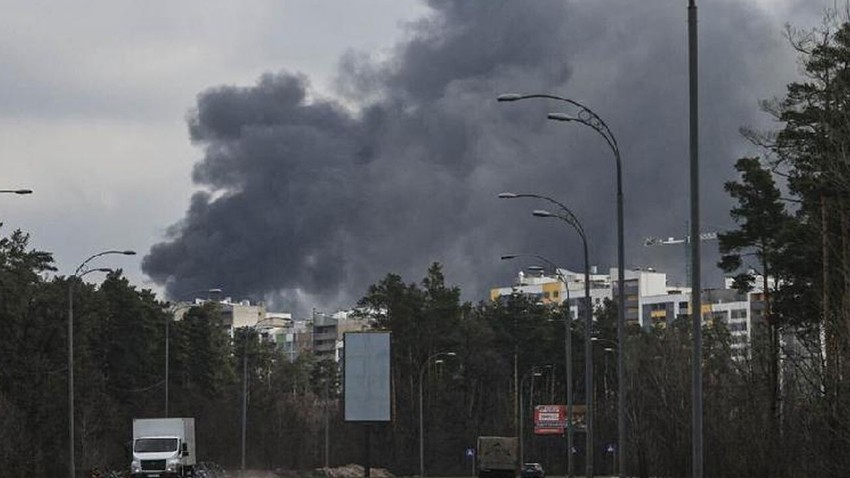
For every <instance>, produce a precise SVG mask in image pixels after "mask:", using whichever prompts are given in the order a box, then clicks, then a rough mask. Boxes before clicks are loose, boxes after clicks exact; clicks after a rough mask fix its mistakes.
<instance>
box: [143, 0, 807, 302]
mask: <svg viewBox="0 0 850 478" xmlns="http://www.w3.org/2000/svg"><path fill="white" fill-rule="evenodd" d="M686 3H687V2H685V1H679V2H675V1H670V0H640V1H625V0H605V1H602V0H593V1H584V2H567V1H536V2H519V1H509V0H488V1H476V2H472V1H461V0H457V1H431V2H429V6H430V7H431V13H430V15H429V16H428V17H427V18H423V19H421V20H419V21H417V22H415V23H413V24H411V25H409V26H408V27H407V30H406V31H407V37H406V39H405V40H404V41H402V42H400V43H399V44H398V45H397V46H396V47H395V48H394V49H393V50H392V52H391V54H390V55H389V56H388V57H387V56H385V57H383V58H382V59H381V60H375V59H372V58H373V57H372V56H370V55H369V54H367V53H363V52H349V53H348V54H346V55H345V56H344V57H343V58H342V59H341V61H340V66H339V73H338V78H337V82H336V84H337V85H338V88H337V89H336V91H335V92H334V94H335V95H336V96H334V97H323V96H321V95H319V94H318V93H317V92H315V91H313V90H311V88H310V84H309V81H308V78H306V77H304V76H302V75H299V74H294V73H290V72H287V71H281V72H278V73H268V74H265V75H263V76H262V77H261V78H260V79H259V81H258V82H257V84H256V85H255V86H250V87H233V86H223V87H217V88H211V89H209V90H207V91H204V92H203V93H201V94H200V95H199V97H198V101H197V107H196V108H195V109H194V110H193V111H192V112H191V113H190V116H189V130H190V134H191V139H192V141H193V143H194V144H196V145H198V146H199V147H200V148H202V149H203V153H204V154H203V159H202V160H201V161H200V162H199V163H197V164H196V165H195V168H194V172H193V180H194V181H195V183H196V184H197V185H198V186H199V187H200V188H201V189H202V192H198V193H196V194H195V195H194V197H193V198H192V201H191V204H190V206H189V209H188V211H187V213H186V217H185V218H184V219H183V220H182V221H180V222H179V223H178V224H175V225H174V226H172V227H171V229H170V231H169V234H168V237H167V238H166V240H165V241H164V242H162V243H159V244H156V245H154V246H153V247H152V248H151V251H150V253H149V254H148V255H147V256H146V257H145V259H144V263H143V269H144V271H145V272H146V273H147V274H148V275H150V277H151V278H152V279H153V280H154V281H156V282H157V283H160V284H165V285H166V287H167V293H168V295H170V296H171V297H172V298H182V295H183V294H186V293H189V292H190V291H194V290H199V289H207V288H210V287H221V288H222V289H224V293H225V295H230V296H233V297H234V298H251V299H254V300H266V301H271V302H272V303H273V304H274V306H275V307H277V308H280V309H285V310H295V311H297V312H299V313H304V312H305V311H306V310H308V309H309V307H311V306H317V307H320V308H333V307H347V306H350V305H352V304H353V303H354V301H356V300H357V299H358V298H359V297H361V296H362V295H363V294H364V292H365V291H366V288H367V287H368V285H370V284H372V283H374V282H375V281H377V280H379V279H380V278H381V277H383V276H384V275H385V274H386V273H388V272H396V273H400V274H401V275H402V276H403V277H404V278H405V279H406V280H408V281H413V280H418V279H419V278H421V277H422V276H423V274H424V273H425V270H426V268H427V266H428V264H429V263H431V262H433V261H439V262H441V263H443V264H444V267H445V270H446V274H447V277H448V280H449V281H450V282H451V283H454V284H458V285H460V286H461V288H462V289H463V291H464V293H465V295H466V298H467V299H470V300H479V299H483V298H485V297H486V291H487V289H488V288H490V287H493V286H496V285H507V284H508V283H509V282H510V280H511V277H512V276H513V275H514V274H515V273H516V271H517V270H518V269H519V268H520V267H522V265H523V264H521V263H516V264H507V263H504V262H501V261H500V260H499V256H500V255H501V254H504V253H509V252H532V253H536V254H542V255H545V256H547V257H550V258H551V259H553V260H555V261H557V262H558V263H559V264H563V266H565V267H568V268H571V269H574V270H578V269H580V267H581V264H582V263H581V259H580V258H581V255H580V244H579V242H578V238H577V237H576V235H575V234H574V233H573V232H572V231H571V230H569V229H568V228H567V227H566V226H565V225H563V224H558V223H556V222H555V221H552V220H545V219H537V218H533V217H531V215H530V211H531V210H532V209H536V208H540V207H542V206H543V205H542V204H538V203H534V202H531V201H524V200H511V201H508V200H499V199H496V195H497V194H498V193H499V192H502V191H513V192H532V193H538V194H544V195H549V196H552V197H554V198H556V199H558V200H560V201H562V202H564V203H566V204H567V205H569V207H571V208H572V209H573V211H574V212H575V214H576V215H578V216H579V217H580V218H581V219H582V221H583V222H584V226H585V229H586V230H587V235H588V237H589V239H590V242H591V245H590V254H591V261H592V262H593V263H594V264H598V265H600V266H602V267H608V266H614V265H615V262H616V251H615V232H616V230H615V203H614V178H615V175H614V160H613V158H612V156H611V152H610V151H609V150H608V148H607V146H606V145H605V144H604V143H603V142H602V140H601V138H599V137H598V136H597V135H596V134H595V133H594V132H593V131H592V130H590V129H588V128H585V127H582V126H580V125H575V124H567V123H554V122H552V121H547V120H546V113H547V112H550V111H563V112H570V110H569V109H568V108H566V105H564V104H560V103H554V102H546V101H542V100H532V101H525V102H518V103H507V104H499V103H497V102H496V97H497V95H499V94H501V93H508V92H519V93H554V94H559V95H565V96H569V97H571V98H573V99H575V100H578V101H581V102H583V103H585V104H587V105H588V106H590V107H591V108H592V109H594V110H595V111H596V112H597V113H598V114H599V115H600V116H601V117H602V118H603V119H605V121H606V122H607V123H608V124H609V126H610V128H611V129H612V131H613V132H614V134H615V135H616V136H617V139H618V140H619V143H620V148H621V150H622V153H623V164H624V190H625V198H626V254H627V256H626V261H627V265H628V266H631V267H637V266H649V265H654V266H656V268H658V269H661V270H667V272H669V273H670V274H671V276H672V277H673V279H674V280H677V279H678V280H681V279H682V276H683V271H684V261H683V259H684V251H683V250H679V249H669V250H664V249H663V248H655V249H649V248H645V247H644V246H643V239H644V238H645V237H647V236H681V235H683V234H684V233H685V231H686V228H687V225H686V220H687V217H688V133H687V118H688V116H687V115H688V110H687V92H688V79H687V41H686V39H687V35H686V28H687V23H686V18H687V14H686ZM702 3H705V4H706V5H705V6H704V7H703V8H702V9H701V10H700V15H701V17H700V21H701V23H700V28H701V30H700V41H701V52H700V53H701V73H702V75H701V89H702V90H701V104H702V114H703V116H702V146H703V149H702V164H703V168H702V171H703V178H704V180H703V217H704V224H703V229H705V230H711V229H715V228H720V227H723V226H724V225H726V226H728V225H729V223H728V219H727V217H728V209H729V206H730V204H729V201H728V199H727V198H726V197H725V195H724V193H723V191H722V183H723V182H724V181H725V180H728V179H729V178H731V177H732V176H733V170H732V164H733V163H734V161H735V159H736V158H737V157H738V156H740V155H742V154H744V153H745V152H748V153H751V152H752V147H750V146H749V145H748V144H747V143H746V142H745V141H744V140H742V139H741V138H740V136H739V135H738V133H737V130H738V128H739V127H740V126H742V125H756V126H758V125H759V123H760V122H762V121H763V120H764V115H763V114H761V113H760V112H759V110H758V104H757V102H758V100H759V99H761V98H765V97H769V96H772V95H777V94H781V93H782V89H783V86H784V84H785V83H787V82H788V81H792V80H793V79H794V78H795V76H794V75H795V71H796V69H795V68H796V66H795V63H794V56H793V53H792V51H791V49H790V48H789V47H788V46H787V44H786V42H785V40H784V39H783V37H782V34H781V33H782V30H781V22H784V21H788V20H790V19H779V20H778V21H777V20H776V19H773V18H772V17H770V16H768V14H767V13H766V12H764V11H762V10H760V9H759V8H758V7H756V6H755V5H752V4H751V2H741V1H740V0H720V1H713V2H702ZM811 8H812V9H816V8H819V7H816V6H812V7H811ZM283 67H286V65H283ZM714 249H715V247H714V246H712V245H710V244H707V245H706V250H707V251H706V256H707V257H708V259H707V262H706V265H705V266H704V267H705V269H706V270H708V272H707V274H709V275H710V274H715V276H717V273H716V272H713V271H714V268H713V262H714V260H715V257H714V256H713V255H712V253H711V250H714ZM709 285H711V284H709Z"/></svg>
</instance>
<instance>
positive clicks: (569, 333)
mask: <svg viewBox="0 0 850 478" xmlns="http://www.w3.org/2000/svg"><path fill="white" fill-rule="evenodd" d="M500 197H501V195H500ZM520 257H532V258H535V259H537V260H539V261H541V262H543V263H545V264H547V265H549V267H551V268H552V269H554V271H555V274H556V275H557V276H558V279H559V280H560V281H561V283H562V284H564V290H565V291H566V294H567V298H566V302H567V315H566V317H564V357H565V359H564V360H565V361H566V364H565V367H566V381H567V384H566V394H567V426H566V428H567V476H568V477H570V478H572V476H573V461H574V460H573V456H572V449H573V330H572V329H573V328H572V315H573V312H572V308H571V306H570V286H569V284H568V283H567V280H566V278H565V277H564V276H563V274H561V271H560V270H559V269H558V266H557V265H555V263H554V262H552V261H550V260H549V259H547V258H545V257H543V256H541V255H538V254H506V255H503V256H502V257H501V259H502V260H503V261H505V260H511V259H517V258H520Z"/></svg>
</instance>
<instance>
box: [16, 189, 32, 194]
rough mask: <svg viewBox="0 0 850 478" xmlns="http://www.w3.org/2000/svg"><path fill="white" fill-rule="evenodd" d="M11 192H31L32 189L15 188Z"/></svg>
mask: <svg viewBox="0 0 850 478" xmlns="http://www.w3.org/2000/svg"><path fill="white" fill-rule="evenodd" d="M12 192H14V193H15V194H32V189H15V190H14V191H12Z"/></svg>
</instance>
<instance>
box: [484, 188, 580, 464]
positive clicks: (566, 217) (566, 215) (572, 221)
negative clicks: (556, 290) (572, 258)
mask: <svg viewBox="0 0 850 478" xmlns="http://www.w3.org/2000/svg"><path fill="white" fill-rule="evenodd" d="M499 198H502V199H514V198H535V199H543V200H544V201H548V202H550V203H552V204H554V205H556V206H558V207H559V208H560V209H561V214H553V213H551V212H549V211H545V210H542V209H538V210H535V211H534V212H533V213H532V214H533V215H534V216H536V217H554V218H557V219H560V220H562V221H564V222H566V223H567V224H569V225H570V226H571V227H572V228H573V229H575V231H576V232H577V233H578V235H579V237H580V238H581V242H582V246H583V250H584V300H585V319H584V321H585V331H584V341H585V353H584V357H585V367H584V380H585V388H586V389H587V391H588V392H587V393H586V395H587V398H586V402H587V403H586V406H587V413H586V416H585V429H586V437H585V438H586V441H587V443H586V448H587V449H586V450H585V469H586V474H587V476H588V477H590V476H593V353H592V351H591V344H590V339H591V330H592V328H593V304H592V302H591V300H590V259H589V257H588V253H587V236H585V233H584V228H583V227H582V225H581V222H580V221H579V220H578V218H577V217H576V215H575V214H573V212H572V210H570V208H568V207H567V206H565V205H564V204H562V203H561V202H559V201H556V200H555V199H552V198H550V197H548V196H542V195H539V194H528V193H526V194H515V193H501V194H499ZM567 452H568V453H572V449H569V450H567Z"/></svg>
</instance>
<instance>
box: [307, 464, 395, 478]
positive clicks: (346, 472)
mask: <svg viewBox="0 0 850 478" xmlns="http://www.w3.org/2000/svg"><path fill="white" fill-rule="evenodd" d="M314 471H315V473H316V475H318V476H324V477H327V478H361V477H363V476H364V475H365V472H366V471H365V469H364V468H363V467H362V466H360V465H357V464H354V463H351V464H348V465H344V466H338V467H336V468H316V469H315V470H314ZM369 471H370V473H369V474H370V476H372V477H373V478H394V477H393V474H392V473H390V472H389V471H387V470H385V469H384V468H372V469H370V470H369Z"/></svg>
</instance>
